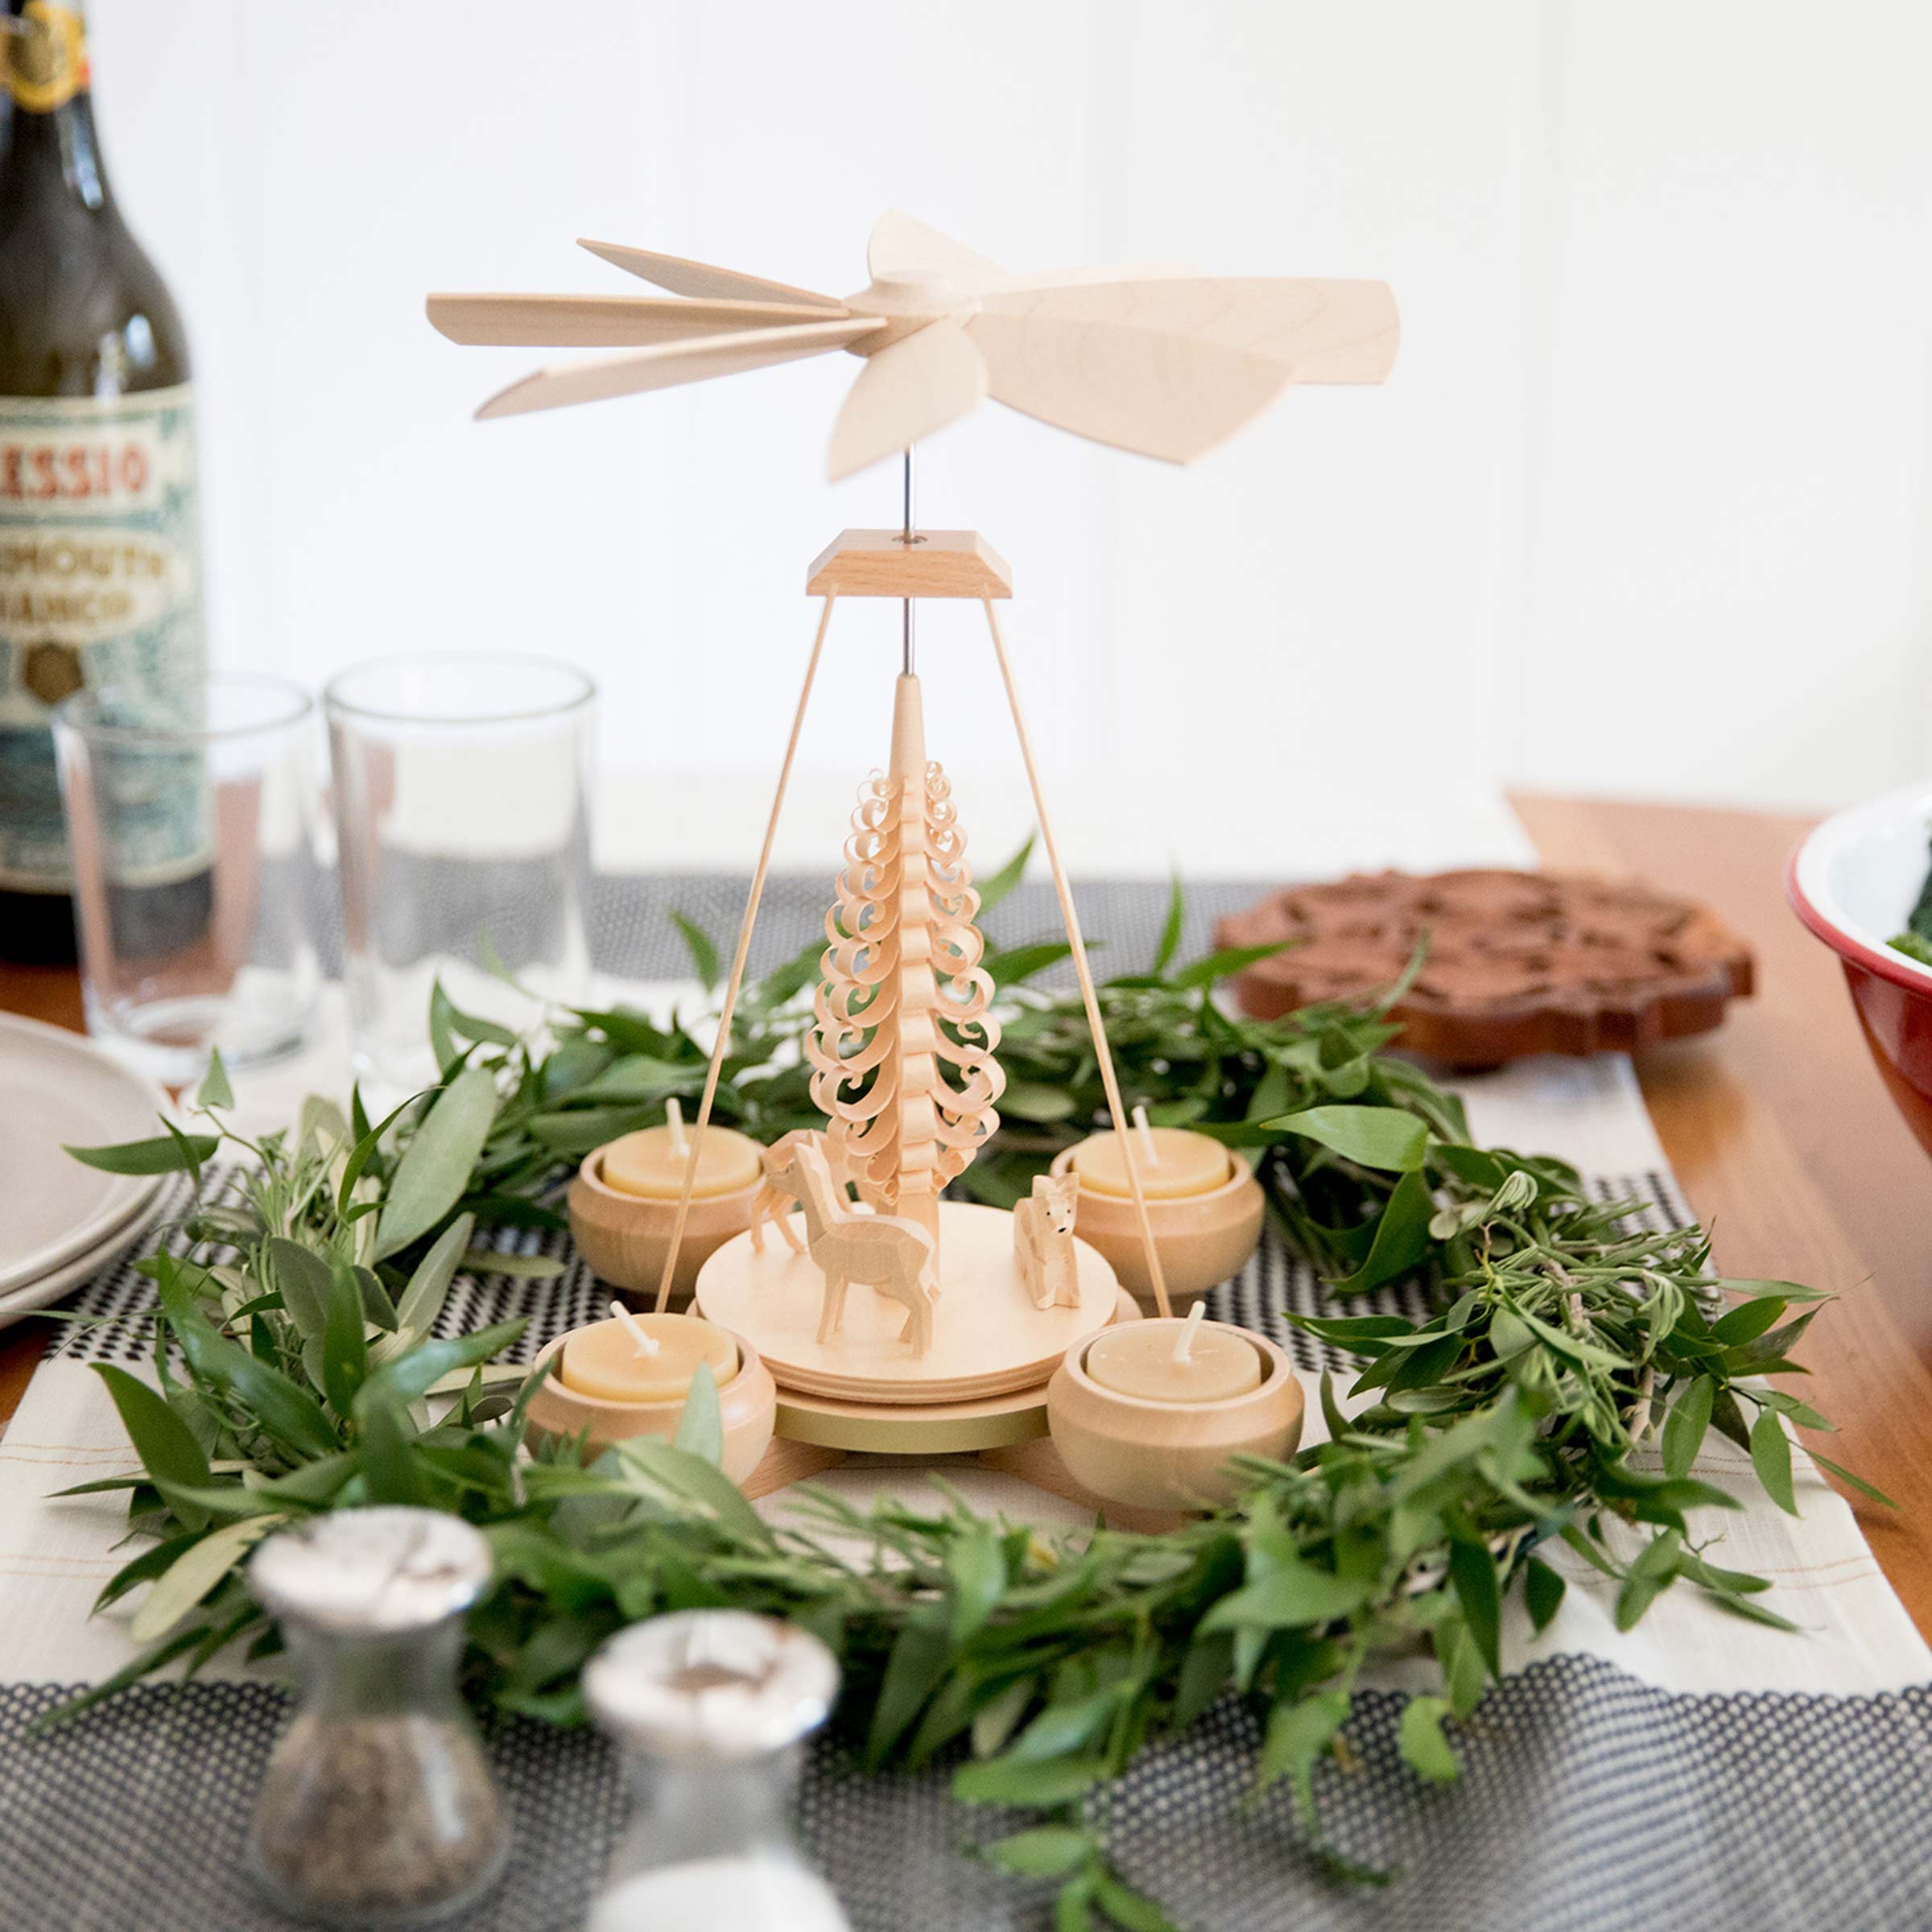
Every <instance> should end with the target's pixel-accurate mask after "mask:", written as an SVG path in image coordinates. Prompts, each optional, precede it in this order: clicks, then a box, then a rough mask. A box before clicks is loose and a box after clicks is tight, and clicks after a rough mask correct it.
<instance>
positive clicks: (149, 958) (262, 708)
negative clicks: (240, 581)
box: [54, 671, 321, 1087]
mask: <svg viewBox="0 0 1932 1932" xmlns="http://www.w3.org/2000/svg"><path fill="white" fill-rule="evenodd" d="M314 712H315V707H314V704H313V703H312V700H310V699H309V697H308V694H307V693H306V692H304V691H302V690H301V689H300V688H299V687H298V686H296V685H294V684H291V683H287V681H286V680H284V679H281V678H275V677H268V676H264V675H258V674H255V673H252V672H241V671H229V672H217V673H214V674H213V675H210V676H209V678H208V679H207V680H206V682H205V683H203V684H201V685H199V686H197V687H196V688H195V689H194V690H193V691H190V692H189V693H188V694H186V695H185V696H184V698H183V700H181V702H180V704H179V705H178V706H176V707H175V708H172V709H171V710H167V711H157V709H156V708H155V701H154V699H153V697H152V696H151V694H147V693H144V694H142V696H141V697H140V698H139V700H138V702H137V701H135V700H131V699H126V698H124V697H123V696H122V695H121V694H118V693H117V692H116V691H114V689H113V688H112V687H108V688H105V689H103V690H101V691H80V692H76V694H75V696H72V697H71V698H69V699H68V700H67V701H66V702H65V703H64V704H62V705H60V707H59V708H58V709H57V710H56V712H55V713H54V740H55V747H56V753H57V754H58V757H59V759H60V791H61V797H62V800H63V802H64V805H65V807H66V811H67V825H68V840H69V842H70V844H72V848H73V869H74V898H75V903H76V909H77V912H78V916H79V923H80V929H81V989H82V993H83V997H84V998H85V1004H86V1009H87V1024H88V1030H89V1032H90V1033H93V1034H96V1035H97V1036H98V1037H99V1038H100V1039H101V1042H102V1043H103V1044H104V1045H105V1046H106V1047H109V1050H110V1051H114V1052H115V1053H117V1054H118V1055H119V1056H120V1057H121V1058H122V1059H124V1060H126V1061H127V1062H129V1063H130V1064H132V1065H134V1066H136V1067H138V1068H140V1070H141V1071H143V1072H145V1073H147V1074H148V1075H150V1076H151V1077H152V1078H155V1079H156V1080H160V1081H161V1082H163V1084H166V1085H168V1086H171V1087H180V1086H184V1085H186V1084H188V1082H189V1081H191V1080H196V1079H198V1078H199V1077H200V1074H201V1073H202V1071H204V1068H205V1067H206V1066H207V1063H208V1049H209V1048H210V1047H218V1048H219V1049H220V1050H221V1057H222V1058H223V1059H224V1060H225V1061H226V1062H227V1063H228V1064H229V1066H230V1067H249V1066H259V1065H262V1063H266V1062H267V1061H270V1060H274V1059H280V1058H282V1057H283V1055H287V1054H290V1053H293V1052H295V1051H297V1050H298V1049H299V1048H300V1047H302V1046H303V1045H304V1044H305V1043H306V1042H307V1041H308V1038H309V1037H310V1034H311V1032H312V1029H313V1026H314V1022H315V1016H316V1001H317V997H318V995H319V993H320V985H321V971H320V964H319V961H318V958H317V954H316V939H315V935H316V919H317V914H318V910H319V905H320V886H321V873H320V861H319V856H318V852H317V849H316V796H315V761H314V755H313V749H314V748H313V738H314V733H315V717H314Z"/></svg>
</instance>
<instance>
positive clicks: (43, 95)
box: [6, 0, 87, 114]
mask: <svg viewBox="0 0 1932 1932" xmlns="http://www.w3.org/2000/svg"><path fill="white" fill-rule="evenodd" d="M12 26H13V31H11V32H10V33H9V34H8V35H6V89H7V92H8V93H10V94H11V95H12V96H13V97H14V105H16V106H19V107H22V108H24V109H26V110H27V113H28V114H52V112H53V111H54V109H56V108H57V107H64V106H65V105H67V103H68V101H71V100H72V99H73V97H74V96H75V95H76V94H77V93H80V92H81V89H83V88H85V86H86V85H87V27H86V24H85V23H84V22H83V21H82V19H81V10H80V9H79V8H78V7H76V6H60V5H58V4H57V0H27V5H26V6H23V7H22V8H21V10H20V11H19V15H18V16H17V17H16V19H15V20H14V23H12Z"/></svg>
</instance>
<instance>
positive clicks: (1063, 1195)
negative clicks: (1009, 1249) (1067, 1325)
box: [1013, 1173, 1080, 1308]
mask: <svg viewBox="0 0 1932 1932" xmlns="http://www.w3.org/2000/svg"><path fill="white" fill-rule="evenodd" d="M1079 1208H1080V1176H1079V1175H1078V1174H1071V1173H1069V1174H1059V1175H1057V1176H1056V1175H1054V1174H1037V1175H1035V1176H1034V1183H1033V1193H1032V1195H1031V1197H1030V1199H1026V1200H1024V1201H1022V1202H1021V1203H1020V1204H1019V1205H1018V1207H1017V1208H1014V1209H1013V1259H1014V1260H1015V1261H1018V1263H1019V1268H1020V1279H1021V1280H1022V1282H1025V1283H1026V1291H1027V1293H1028V1294H1030V1295H1031V1296H1032V1297H1033V1305H1034V1307H1036V1308H1051V1307H1062V1308H1077V1307H1080V1269H1079V1268H1078V1266H1077V1265H1075V1261H1074V1254H1073V1220H1074V1216H1075V1213H1076V1212H1078V1211H1079Z"/></svg>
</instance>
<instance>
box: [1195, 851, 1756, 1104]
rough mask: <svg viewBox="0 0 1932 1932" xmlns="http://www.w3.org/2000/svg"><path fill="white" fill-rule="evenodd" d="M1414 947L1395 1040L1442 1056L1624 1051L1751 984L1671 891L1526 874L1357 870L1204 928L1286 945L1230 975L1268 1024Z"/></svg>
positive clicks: (1490, 1063)
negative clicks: (1418, 962) (1415, 964)
mask: <svg viewBox="0 0 1932 1932" xmlns="http://www.w3.org/2000/svg"><path fill="white" fill-rule="evenodd" d="M1424 931H1426V932H1427V933H1428V935H1429V952H1428V957H1427V959H1426V962H1425V964H1424V965H1423V967H1422V972H1421V973H1420V974H1419V975H1418V977H1417V979H1416V981H1415V983H1414V985H1413V986H1411V987H1410V989H1409V990H1408V992H1407V993H1405V994H1404V995H1403V997H1402V1001H1401V1002H1400V1003H1399V1004H1398V1005H1397V1006H1396V1008H1395V1009H1394V1011H1393V1013H1392V1015H1391V1018H1394V1019H1397V1020H1399V1021H1401V1022H1402V1025H1403V1029H1404V1030H1403V1034H1402V1039H1401V1041H1400V1042H1398V1043H1399V1044H1400V1045H1402V1046H1403V1047H1406V1048H1408V1049H1409V1050H1410V1051H1413V1052H1416V1053H1421V1054H1426V1055H1428V1056H1429V1057H1430V1058H1431V1059H1439V1060H1444V1061H1447V1062H1448V1063H1450V1064H1451V1065H1452V1066H1457V1067H1495V1066H1500V1065H1501V1063H1503V1062H1505V1060H1513V1059H1521V1058H1522V1057H1523V1056H1524V1055H1527V1054H1532V1053H1566V1054H1588V1053H1596V1052H1600V1051H1605V1050H1610V1051H1620V1052H1629V1051H1632V1050H1633V1049H1634V1048H1637V1047H1649V1046H1653V1045H1655V1044H1656V1043H1657V1042H1658V1041H1660V1040H1671V1039H1678V1038H1682V1036H1683V1035H1685V1034H1693V1033H1703V1032H1707V1031H1708V1030H1710V1029H1711V1028H1712V1027H1714V1026H1717V1025H1718V1024H1719V1022H1721V1021H1722V1020H1723V1018H1724V1002H1725V1001H1727V1000H1731V999H1736V998H1741V997H1744V996H1745V995H1747V994H1748V993H1750V991H1751V990H1752V959H1751V952H1750V949H1749V948H1748V947H1747V946H1746V945H1745V944H1744V941H1743V940H1742V939H1740V938H1739V937H1738V936H1737V935H1736V933H1734V932H1732V931H1731V930H1730V929H1729V928H1728V927H1726V926H1725V925H1724V923H1722V922H1721V921H1720V920H1719V919H1718V918H1717V917H1716V915H1715V914H1713V913H1711V912H1710V911H1708V910H1706V909H1705V908H1704V907H1703V906H1698V905H1695V904H1693V903H1692V902H1691V901H1689V900H1687V899H1678V898H1671V897H1670V896H1669V895H1668V894H1665V893H1661V892H1653V891H1652V890H1650V889H1649V887H1647V886H1638V885H1633V884H1629V883H1625V882H1621V881H1612V880H1607V879H1589V878H1575V877H1563V876H1560V875H1558V874H1554V873H1534V872H1501V871H1471V872H1442V873H1435V874H1433V875H1431V876H1429V877H1414V875H1412V874H1410V873H1400V872H1384V873H1357V874H1356V875H1355V876H1354V877H1350V878H1346V879H1342V880H1340V881H1336V882H1335V883H1334V884H1331V885H1326V886H1290V887H1287V888H1286V889H1285V890H1282V891H1281V892H1278V893H1275V894H1272V895H1271V896H1270V897H1269V898H1266V899H1265V900H1263V901H1262V902H1261V904H1259V905H1258V906H1252V907H1250V908H1249V910H1248V911H1246V912H1243V913H1236V914H1233V915H1232V916H1231V917H1229V918H1228V919H1223V920H1222V921H1221V922H1220V924H1219V926H1218V927H1216V935H1215V936H1216V943H1217V944H1220V945H1222V946H1259V945H1265V944H1268V943H1271V942H1274V941H1278V940H1290V941H1293V942H1294V944H1293V945H1292V946H1291V947H1290V949H1289V950H1288V951H1286V952H1279V953H1277V954H1276V955H1275V956H1274V957H1273V958H1272V959H1267V960H1262V961H1261V963H1260V964H1258V965H1256V966H1253V967H1250V968H1249V969H1248V971H1247V972H1244V973H1242V974H1241V976H1240V977H1239V978H1238V979H1236V981H1235V993H1236V998H1237V999H1238V1000H1239V1001H1240V1002H1241V1008H1242V1010H1243V1011H1244V1012H1245V1013H1251V1014H1253V1016H1254V1017H1256V1018H1260V1019H1272V1018H1274V1017H1275V1016H1276V1015H1277V1014H1278V1013H1286V1012H1287V1011H1289V1010H1290V1008H1293V1007H1296V1006H1301V1005H1307V1003H1309V1002H1310V1001H1319V1000H1351V1001H1360V1000H1364V999H1367V998H1369V997H1372V996H1373V995H1374V994H1375V993H1377V992H1378V991H1380V990H1381V989H1382V988H1384V987H1385V986H1387V985H1389V983H1390V982H1391V981H1392V980H1394V979H1395V978H1396V977H1397V975H1398V974H1399V973H1400V972H1402V968H1403V967H1404V965H1405V964H1406V963H1407V961H1408V960H1409V957H1410V954H1411V952H1413V951H1414V947H1415V943H1416V940H1417V939H1418V936H1419V935H1421V934H1422V933H1423V932H1424Z"/></svg>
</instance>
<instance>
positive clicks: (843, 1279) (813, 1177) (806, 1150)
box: [771, 1140, 939, 1356]
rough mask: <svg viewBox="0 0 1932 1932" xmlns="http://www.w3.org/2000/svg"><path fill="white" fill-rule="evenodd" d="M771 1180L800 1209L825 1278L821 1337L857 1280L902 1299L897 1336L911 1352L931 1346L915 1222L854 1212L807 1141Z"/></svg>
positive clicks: (928, 1247) (927, 1253)
mask: <svg viewBox="0 0 1932 1932" xmlns="http://www.w3.org/2000/svg"><path fill="white" fill-rule="evenodd" d="M771 1178H772V1179H773V1180H774V1182H776V1183H778V1185H779V1186H780V1187H783V1188H785V1189H786V1190H787V1191H789V1192H790V1193H791V1195H793V1196H794V1198H795V1199H796V1200H797V1201H798V1203H799V1207H800V1208H803V1210H804V1212H805V1238H806V1243H807V1246H808V1247H809V1248H810V1249H811V1259H812V1262H813V1265H815V1266H816V1267H817V1269H819V1272H820V1273H821V1274H823V1275H824V1277H825V1298H824V1301H823V1302H821V1303H820V1304H819V1340H820V1341H821V1342H824V1341H828V1340H830V1339H831V1337H832V1334H833V1332H834V1331H836V1328H837V1327H838V1326H839V1323H840V1319H842V1318H843V1316H844V1313H845V1290H847V1289H848V1287H850V1286H851V1285H852V1283H853V1282H862V1283H863V1284H864V1285H865V1286H867V1287H870V1288H876V1289H877V1290H879V1292H880V1293H881V1294H888V1295H890V1296H891V1297H892V1298H893V1299H894V1301H895V1302H904V1304H905V1306H906V1326H905V1327H903V1328H902V1329H901V1330H900V1331H899V1339H900V1340H902V1341H905V1340H910V1342H911V1344H912V1352H913V1353H914V1355H915V1356H921V1355H923V1354H924V1353H925V1352H926V1351H927V1349H928V1348H931V1346H932V1304H933V1303H934V1302H936V1301H937V1300H938V1299H939V1267H938V1264H937V1261H936V1260H935V1254H934V1249H933V1243H932V1236H931V1235H930V1234H928V1233H927V1232H926V1230H925V1229H924V1228H922V1227H921V1226H920V1225H919V1223H918V1222H917V1221H912V1220H904V1219H902V1217H900V1216H898V1215H892V1214H854V1213H853V1212H852V1210H851V1208H850V1207H849V1206H848V1204H847V1203H845V1202H844V1201H843V1200H841V1199H840V1197H839V1195H838V1193H837V1191H836V1190H835V1189H834V1188H833V1187H832V1170H831V1167H830V1166H829V1165H828V1163H827V1162H826V1158H825V1157H824V1154H821V1153H820V1152H819V1150H818V1149H817V1148H816V1147H815V1146H812V1144H811V1141H809V1140H803V1141H800V1142H799V1145H798V1146H796V1147H795V1148H794V1149H793V1150H792V1152H791V1156H790V1158H788V1159H786V1161H784V1162H782V1163H780V1164H779V1165H778V1166H774V1168H773V1170H772V1174H771Z"/></svg>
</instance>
